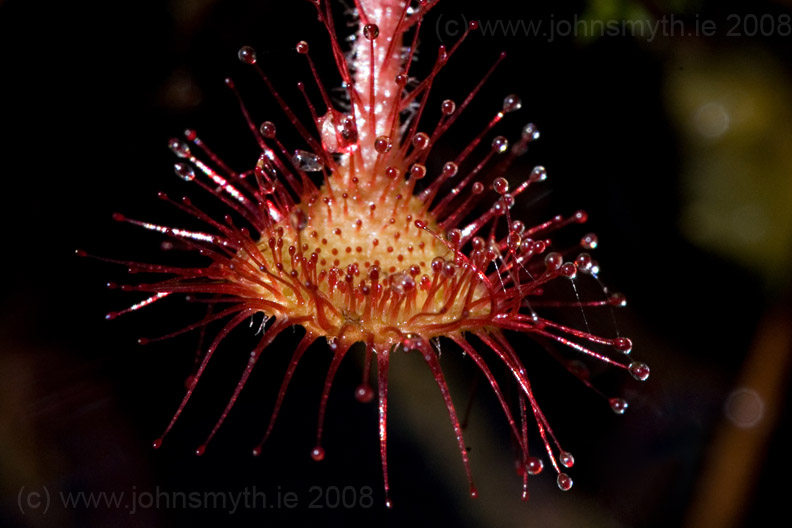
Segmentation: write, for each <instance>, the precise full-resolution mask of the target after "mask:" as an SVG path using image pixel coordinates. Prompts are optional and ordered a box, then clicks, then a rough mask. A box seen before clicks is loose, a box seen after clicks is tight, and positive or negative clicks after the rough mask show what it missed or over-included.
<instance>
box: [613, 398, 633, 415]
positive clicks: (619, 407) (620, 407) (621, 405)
mask: <svg viewBox="0 0 792 528" xmlns="http://www.w3.org/2000/svg"><path fill="white" fill-rule="evenodd" d="M608 403H609V404H610V408H611V410H612V411H613V412H615V413H616V414H624V411H626V410H627V407H629V406H630V404H628V403H627V401H626V400H624V399H622V398H611V399H609V400H608Z"/></svg>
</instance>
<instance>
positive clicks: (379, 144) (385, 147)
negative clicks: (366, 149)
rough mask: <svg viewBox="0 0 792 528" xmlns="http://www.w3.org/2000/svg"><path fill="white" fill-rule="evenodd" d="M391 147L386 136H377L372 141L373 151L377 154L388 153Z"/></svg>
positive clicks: (391, 144)
mask: <svg viewBox="0 0 792 528" xmlns="http://www.w3.org/2000/svg"><path fill="white" fill-rule="evenodd" d="M392 147H393V143H392V142H391V140H390V138H389V137H388V136H379V137H377V139H375V140H374V150H376V151H377V152H378V153H379V154H385V153H386V152H389V151H390V149H391V148H392Z"/></svg>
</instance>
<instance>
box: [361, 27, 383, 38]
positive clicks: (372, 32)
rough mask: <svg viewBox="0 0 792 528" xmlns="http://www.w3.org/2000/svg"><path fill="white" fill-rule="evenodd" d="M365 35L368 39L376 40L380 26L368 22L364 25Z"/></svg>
mask: <svg viewBox="0 0 792 528" xmlns="http://www.w3.org/2000/svg"><path fill="white" fill-rule="evenodd" d="M363 36H364V37H366V39H367V40H374V39H375V38H377V37H378V36H379V26H378V25H377V24H366V25H365V26H363Z"/></svg>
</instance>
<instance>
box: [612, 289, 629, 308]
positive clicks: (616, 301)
mask: <svg viewBox="0 0 792 528" xmlns="http://www.w3.org/2000/svg"><path fill="white" fill-rule="evenodd" d="M608 304H610V305H611V306H614V307H616V308H624V307H625V306H627V297H625V296H624V294H623V293H618V292H616V293H612V294H611V295H610V297H608Z"/></svg>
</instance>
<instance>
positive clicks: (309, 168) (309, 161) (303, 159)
mask: <svg viewBox="0 0 792 528" xmlns="http://www.w3.org/2000/svg"><path fill="white" fill-rule="evenodd" d="M291 162H292V165H294V167H295V168H296V169H297V170H301V171H303V172H317V171H320V170H322V169H323V168H324V164H323V163H322V160H321V158H319V156H317V155H316V154H314V153H313V152H308V151H306V150H295V151H294V155H293V156H292V159H291Z"/></svg>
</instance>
